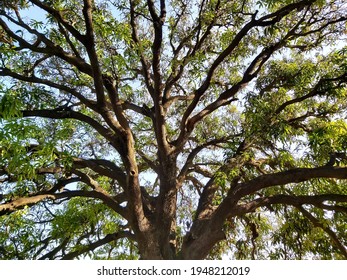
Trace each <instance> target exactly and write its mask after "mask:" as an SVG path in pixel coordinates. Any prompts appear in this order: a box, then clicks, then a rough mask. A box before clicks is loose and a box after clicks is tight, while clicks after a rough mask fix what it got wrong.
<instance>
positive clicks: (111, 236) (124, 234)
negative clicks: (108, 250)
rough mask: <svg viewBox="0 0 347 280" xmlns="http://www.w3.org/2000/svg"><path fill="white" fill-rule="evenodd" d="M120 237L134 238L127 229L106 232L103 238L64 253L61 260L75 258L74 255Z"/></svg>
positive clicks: (76, 255)
mask: <svg viewBox="0 0 347 280" xmlns="http://www.w3.org/2000/svg"><path fill="white" fill-rule="evenodd" d="M121 238H127V239H130V240H134V236H133V234H132V233H130V232H128V231H120V232H115V233H112V234H111V233H110V234H107V235H106V236H105V237H104V238H102V239H100V240H98V241H95V242H93V243H90V244H88V245H87V246H85V247H84V248H82V249H80V250H76V251H73V252H71V253H68V254H66V255H65V256H64V257H62V260H72V259H75V258H76V257H78V256H80V255H82V254H84V253H87V252H90V251H93V250H95V249H96V248H98V247H100V246H103V245H105V244H107V243H110V242H112V241H116V240H118V239H121Z"/></svg>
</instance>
